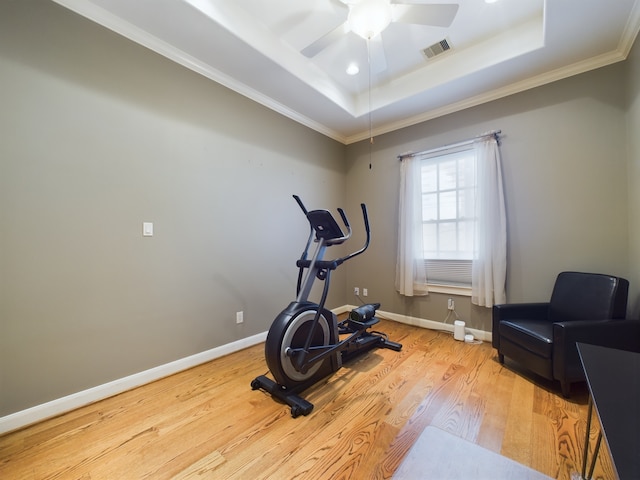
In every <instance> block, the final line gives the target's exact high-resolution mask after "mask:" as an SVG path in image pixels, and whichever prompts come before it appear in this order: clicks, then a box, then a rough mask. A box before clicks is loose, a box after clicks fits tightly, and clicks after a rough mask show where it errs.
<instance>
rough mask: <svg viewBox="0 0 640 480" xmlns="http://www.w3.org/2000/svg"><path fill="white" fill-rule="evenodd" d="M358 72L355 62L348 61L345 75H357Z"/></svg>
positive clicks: (358, 68)
mask: <svg viewBox="0 0 640 480" xmlns="http://www.w3.org/2000/svg"><path fill="white" fill-rule="evenodd" d="M359 72H360V67H358V64H357V63H350V64H349V66H348V67H347V75H357V74H358V73H359Z"/></svg>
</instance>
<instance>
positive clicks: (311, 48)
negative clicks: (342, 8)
mask: <svg viewBox="0 0 640 480" xmlns="http://www.w3.org/2000/svg"><path fill="white" fill-rule="evenodd" d="M346 32H347V22H345V23H343V24H342V25H338V26H337V27H336V28H334V29H333V30H331V31H330V32H329V33H327V34H325V35H323V36H321V37H320V38H319V39H318V40H316V41H315V42H313V43H311V44H309V45H307V46H306V47H304V48H303V49H302V51H301V53H302V54H303V55H304V56H305V57H307V58H313V57H315V56H316V55H318V54H319V53H320V52H321V51H322V50H324V49H325V48H327V47H328V46H329V45H331V44H332V43H333V42H335V41H337V40H339V39H340V37H342V36H343V35H344V34H345V33H346Z"/></svg>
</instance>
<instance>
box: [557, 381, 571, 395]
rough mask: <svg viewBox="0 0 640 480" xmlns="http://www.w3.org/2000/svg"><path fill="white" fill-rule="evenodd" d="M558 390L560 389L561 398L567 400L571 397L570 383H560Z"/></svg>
mask: <svg viewBox="0 0 640 480" xmlns="http://www.w3.org/2000/svg"><path fill="white" fill-rule="evenodd" d="M560 388H562V396H563V397H564V398H569V397H570V396H571V383H569V382H560Z"/></svg>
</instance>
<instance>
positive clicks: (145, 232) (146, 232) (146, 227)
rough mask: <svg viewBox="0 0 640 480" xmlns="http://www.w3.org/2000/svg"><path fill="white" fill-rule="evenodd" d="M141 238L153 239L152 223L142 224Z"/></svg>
mask: <svg viewBox="0 0 640 480" xmlns="http://www.w3.org/2000/svg"><path fill="white" fill-rule="evenodd" d="M142 236H143V237H153V222H142Z"/></svg>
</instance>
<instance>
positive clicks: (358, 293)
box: [353, 287, 360, 296]
mask: <svg viewBox="0 0 640 480" xmlns="http://www.w3.org/2000/svg"><path fill="white" fill-rule="evenodd" d="M353 294H354V295H356V296H357V295H360V289H359V288H358V287H353Z"/></svg>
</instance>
